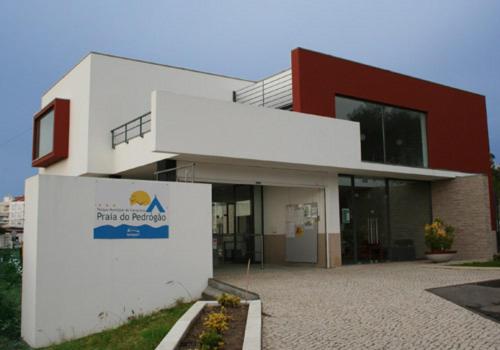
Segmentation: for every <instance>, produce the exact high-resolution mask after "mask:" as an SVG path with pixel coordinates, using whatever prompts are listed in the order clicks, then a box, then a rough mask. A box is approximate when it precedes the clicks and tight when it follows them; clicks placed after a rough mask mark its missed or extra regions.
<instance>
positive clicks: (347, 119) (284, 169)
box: [33, 49, 496, 267]
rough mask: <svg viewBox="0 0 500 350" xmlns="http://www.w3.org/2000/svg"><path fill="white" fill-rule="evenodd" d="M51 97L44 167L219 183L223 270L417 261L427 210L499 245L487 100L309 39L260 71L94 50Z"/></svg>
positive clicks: (461, 241)
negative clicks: (327, 50)
mask: <svg viewBox="0 0 500 350" xmlns="http://www.w3.org/2000/svg"><path fill="white" fill-rule="evenodd" d="M41 107H42V110H41V111H40V112H39V113H37V115H36V116H35V128H34V129H35V132H34V138H33V139H34V147H33V165H34V166H37V167H40V174H52V175H68V176H97V177H111V178H122V179H143V180H157V181H187V182H199V183H209V184H212V188H213V190H212V202H213V203H212V208H213V210H212V216H213V220H212V232H213V254H214V264H216V265H217V264H221V263H227V262H243V261H247V260H248V259H252V261H254V262H267V263H293V262H302V263H303V262H306V263H313V264H318V265H319V266H325V267H331V266H338V265H341V264H342V263H353V262H369V261H388V260H409V259H410V260H411V259H419V258H423V257H424V253H425V246H424V238H423V229H422V228H423V226H424V224H425V223H427V222H429V221H431V219H432V217H441V218H443V219H444V220H446V221H447V222H449V223H450V224H452V225H454V226H456V227H457V239H456V243H455V245H456V249H457V250H458V256H459V257H462V258H478V257H490V256H491V255H492V254H493V253H494V252H495V251H496V243H495V235H494V227H493V225H494V224H495V220H494V218H493V215H494V210H493V209H492V208H493V207H492V199H491V191H490V188H491V186H490V180H491V176H490V174H489V170H488V169H489V160H488V159H489V158H488V157H489V154H488V153H489V149H488V134H487V132H488V131H487V125H486V113H485V99H484V96H480V95H477V94H474V93H469V92H465V91H462V90H459V89H455V88H450V87H446V86H442V85H439V84H435V83H431V82H427V81H423V80H420V79H416V78H411V77H408V76H404V75H401V74H397V73H393V72H389V71H385V70H382V69H378V68H374V67H369V66H366V65H363V64H359V63H355V62H351V61H347V60H343V59H339V58H336V57H332V56H328V55H324V54H320V53H316V52H312V51H308V50H304V49H295V50H293V51H292V60H291V68H290V69H286V70H284V71H282V72H280V73H277V74H275V75H273V76H271V77H268V78H265V79H263V80H259V81H249V80H245V79H239V78H232V77H227V76H221V75H216V74H210V73H204V72H198V71H193V70H189V69H184V68H177V67H171V66H167V65H162V64H156V63H151V62H144V61H139V60H134V59H127V58H122V57H115V56H111V55H105V54H99V53H90V54H89V55H87V56H86V57H85V58H84V59H83V60H82V61H81V62H79V63H78V64H77V65H76V66H75V67H74V68H73V69H72V70H71V71H70V72H68V73H67V74H66V75H65V76H64V77H62V78H61V80H59V81H58V82H57V83H56V84H55V85H54V86H53V87H51V88H50V89H49V90H48V91H47V92H46V93H45V94H44V95H43V97H42V103H41ZM443 128H446V129H445V131H444V130H443ZM443 132H449V133H452V134H453V135H454V137H443V136H442V135H443ZM458 140H460V141H458ZM472 140H474V141H472ZM473 193H475V194H476V195H473ZM461 203H469V205H467V206H464V205H463V204H461ZM471 203H474V207H475V208H476V209H475V210H474V211H471V210H470V204H471ZM464 218H467V222H464ZM193 219H195V218H193Z"/></svg>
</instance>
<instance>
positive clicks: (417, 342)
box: [215, 262, 500, 350]
mask: <svg viewBox="0 0 500 350" xmlns="http://www.w3.org/2000/svg"><path fill="white" fill-rule="evenodd" d="M215 277H216V278H218V279H221V280H223V281H226V282H228V283H231V284H234V285H237V286H239V287H242V288H245V287H246V285H247V278H246V276H245V269H244V267H240V266H228V267H224V268H221V269H218V270H216V271H215ZM489 279H500V270H498V269H495V270H474V269H470V270H466V269H449V268H447V269H444V268H436V267H430V265H428V264H424V263H418V262H412V263H386V264H373V265H356V266H345V267H340V268H335V269H330V270H326V269H320V268H312V267H295V266H294V267H285V266H269V267H266V268H265V269H264V270H261V269H260V268H259V267H257V266H252V269H251V272H250V279H249V289H250V290H251V291H254V292H256V293H259V294H260V296H261V298H262V301H263V311H264V313H265V314H266V315H265V316H264V318H263V320H264V321H263V327H264V328H263V346H264V349H273V350H274V349H287V350H290V349H500V324H499V323H496V322H493V321H491V320H489V319H486V318H483V317H481V316H479V315H477V314H475V313H473V312H471V311H468V310H466V309H464V308H462V307H460V306H458V305H455V304H453V303H451V302H449V301H446V300H444V299H442V298H440V297H439V296H436V295H434V294H432V293H429V292H427V291H426V289H428V288H435V287H442V286H447V285H454V284H462V283H468V282H476V281H482V280H489Z"/></svg>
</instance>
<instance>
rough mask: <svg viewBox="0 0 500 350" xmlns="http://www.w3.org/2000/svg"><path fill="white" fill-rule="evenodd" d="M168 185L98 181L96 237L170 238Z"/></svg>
mask: <svg viewBox="0 0 500 350" xmlns="http://www.w3.org/2000/svg"><path fill="white" fill-rule="evenodd" d="M168 197H169V194H168V185H167V184H165V185H164V186H161V187H159V186H158V185H157V184H156V185H155V186H153V185H151V184H148V183H145V182H137V183H136V184H132V183H127V182H119V181H116V182H111V181H106V182H97V183H96V196H95V218H94V220H95V224H94V239H141V238H142V239H152V238H168V237H169V234H170V232H169V226H168V220H167V217H168V211H167V210H168V206H167V204H168Z"/></svg>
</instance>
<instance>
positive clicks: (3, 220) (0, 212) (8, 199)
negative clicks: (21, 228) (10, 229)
mask: <svg viewBox="0 0 500 350" xmlns="http://www.w3.org/2000/svg"><path fill="white" fill-rule="evenodd" d="M13 200H14V197H12V196H5V197H3V200H2V201H1V202H0V226H3V227H7V226H8V225H9V208H10V204H11V203H12V201H13Z"/></svg>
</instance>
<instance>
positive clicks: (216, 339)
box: [200, 330, 224, 350]
mask: <svg viewBox="0 0 500 350" xmlns="http://www.w3.org/2000/svg"><path fill="white" fill-rule="evenodd" d="M223 348H224V341H223V339H222V335H220V334H219V333H217V332H216V331H215V330H208V331H204V332H203V333H201V334H200V349H201V350H220V349H223Z"/></svg>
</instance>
